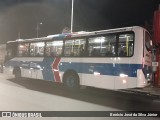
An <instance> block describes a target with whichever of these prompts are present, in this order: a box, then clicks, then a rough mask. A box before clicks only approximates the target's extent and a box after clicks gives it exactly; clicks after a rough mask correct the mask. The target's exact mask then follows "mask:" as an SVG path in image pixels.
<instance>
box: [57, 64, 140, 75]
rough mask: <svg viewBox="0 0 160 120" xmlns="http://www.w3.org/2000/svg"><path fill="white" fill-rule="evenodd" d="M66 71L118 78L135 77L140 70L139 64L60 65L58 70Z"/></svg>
mask: <svg viewBox="0 0 160 120" xmlns="http://www.w3.org/2000/svg"><path fill="white" fill-rule="evenodd" d="M68 69H72V70H75V71H76V72H77V73H86V74H94V72H98V73H100V74H101V75H111V76H119V75H120V74H121V73H122V74H126V75H128V76H129V77H137V69H142V65H141V64H113V63H77V62H76V63H73V62H72V63H68V62H67V63H66V62H64V63H62V65H60V66H59V70H60V71H62V72H65V71H67V70H68Z"/></svg>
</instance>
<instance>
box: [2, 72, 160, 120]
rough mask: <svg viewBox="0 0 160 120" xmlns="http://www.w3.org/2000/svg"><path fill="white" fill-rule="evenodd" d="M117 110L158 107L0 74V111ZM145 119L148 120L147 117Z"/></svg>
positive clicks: (118, 95) (110, 94) (132, 98)
mask: <svg viewBox="0 0 160 120" xmlns="http://www.w3.org/2000/svg"><path fill="white" fill-rule="evenodd" d="M119 110H125V111H160V104H159V102H154V101H151V100H150V99H148V98H142V97H139V96H131V95H128V94H124V93H122V94H121V93H118V92H113V91H107V90H99V89H94V88H88V89H85V90H80V91H75V92H72V91H67V90H66V89H64V87H63V86H56V85H55V84H54V83H52V82H46V81H41V80H31V79H23V80H15V79H13V76H6V75H4V74H0V111H119ZM0 119H2V118H0ZM6 119H10V118H6ZM12 119H14V118H12ZM16 119H17V118H16ZM18 119H21V118H18ZM30 119H31V118H30ZM34 119H35V118H34ZM42 119H46V118H42ZM47 119H57V120H62V119H64V120H65V119H66V120H70V119H71V118H64V117H54V118H47ZM72 119H79V120H81V119H87V120H90V119H91V120H99V119H103V120H105V119H106V118H103V117H101V118H96V117H95V118H80V117H79V118H73V117H72ZM109 119H111V120H113V119H114V120H117V119H120V118H119V117H116V118H109ZM123 119H127V118H123ZM132 119H134V118H130V120H132ZM136 119H137V118H136ZM140 119H143V118H140ZM144 119H145V120H147V119H149V118H144ZM154 119H157V118H154Z"/></svg>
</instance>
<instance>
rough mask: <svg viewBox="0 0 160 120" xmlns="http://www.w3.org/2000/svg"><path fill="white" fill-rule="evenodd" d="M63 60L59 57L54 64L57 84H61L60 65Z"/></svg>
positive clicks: (53, 69)
mask: <svg viewBox="0 0 160 120" xmlns="http://www.w3.org/2000/svg"><path fill="white" fill-rule="evenodd" d="M60 60H61V58H59V57H57V58H55V60H54V62H53V64H52V71H53V74H54V79H55V82H61V78H60V74H59V68H58V66H59V63H60Z"/></svg>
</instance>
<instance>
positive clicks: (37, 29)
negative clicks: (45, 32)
mask: <svg viewBox="0 0 160 120" xmlns="http://www.w3.org/2000/svg"><path fill="white" fill-rule="evenodd" d="M42 24H43V23H42V22H40V23H38V22H37V27H36V31H37V38H38V37H39V30H40V27H39V25H42Z"/></svg>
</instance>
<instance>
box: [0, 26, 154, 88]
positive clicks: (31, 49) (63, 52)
mask: <svg viewBox="0 0 160 120" xmlns="http://www.w3.org/2000/svg"><path fill="white" fill-rule="evenodd" d="M6 49H7V56H6V62H5V64H4V66H3V70H4V73H5V74H13V75H15V78H16V79H19V78H31V79H40V80H46V81H53V82H56V83H63V84H64V85H65V86H67V87H68V88H71V89H75V88H76V89H77V88H79V87H80V86H90V87H95V88H101V89H110V90H118V89H128V88H142V87H145V86H147V85H148V84H149V81H150V80H151V76H152V70H151V49H152V42H151V37H150V34H149V33H148V32H147V31H146V30H145V29H144V28H142V27H139V26H133V27H124V28H116V29H109V30H100V31H92V32H75V33H68V34H56V35H48V36H46V37H42V38H32V39H17V40H15V41H8V42H7V48H6Z"/></svg>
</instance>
